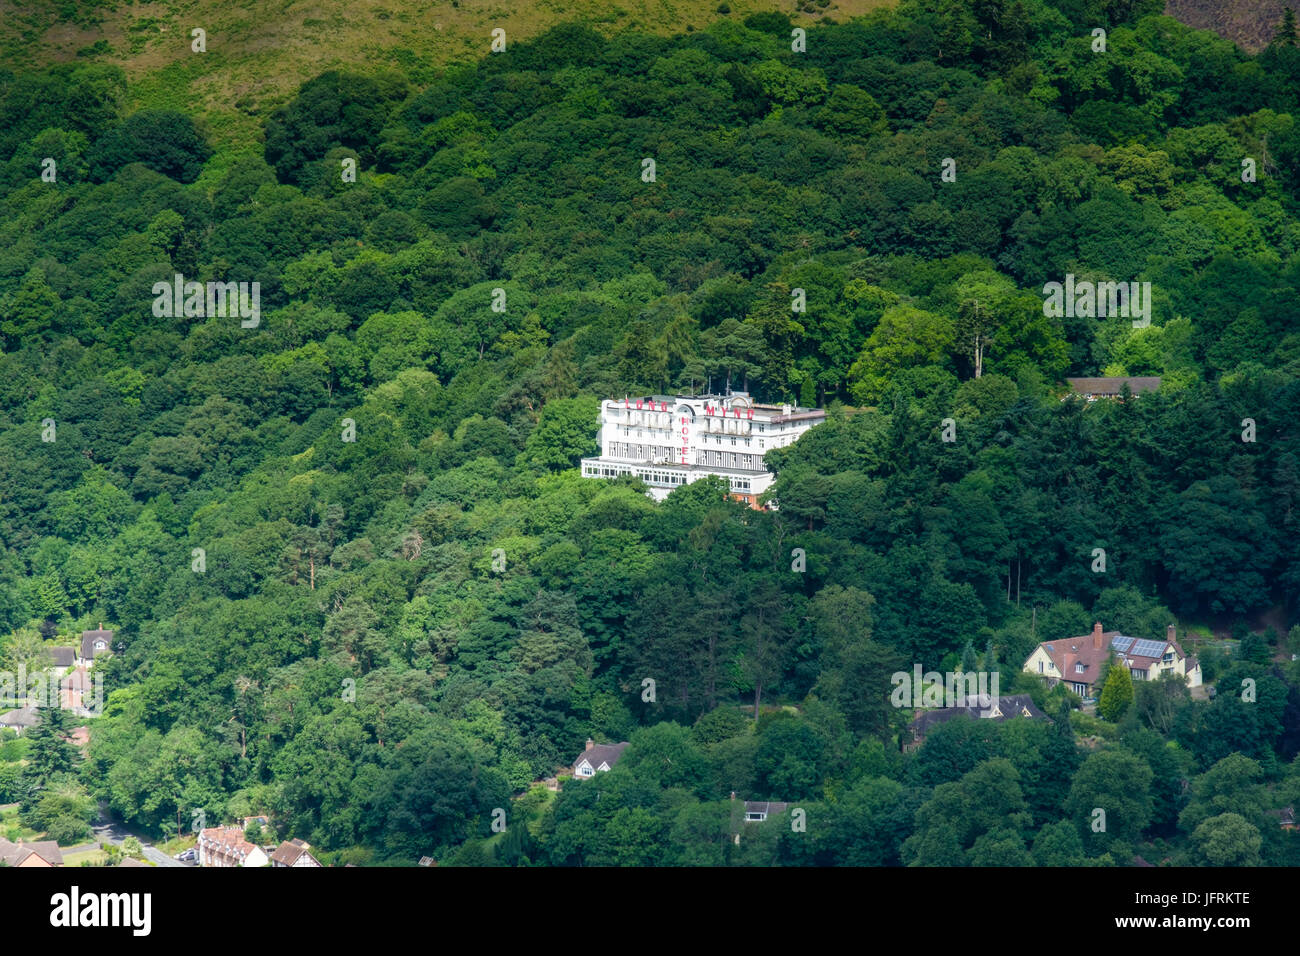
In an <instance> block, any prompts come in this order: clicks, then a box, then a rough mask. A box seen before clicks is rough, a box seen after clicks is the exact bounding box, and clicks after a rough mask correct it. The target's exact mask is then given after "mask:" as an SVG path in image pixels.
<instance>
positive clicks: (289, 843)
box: [271, 839, 315, 866]
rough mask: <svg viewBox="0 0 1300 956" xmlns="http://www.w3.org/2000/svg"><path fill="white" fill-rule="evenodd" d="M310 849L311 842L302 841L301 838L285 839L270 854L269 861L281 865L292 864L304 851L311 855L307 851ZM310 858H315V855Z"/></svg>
mask: <svg viewBox="0 0 1300 956" xmlns="http://www.w3.org/2000/svg"><path fill="white" fill-rule="evenodd" d="M310 849H311V844H310V843H304V842H303V841H302V840H296V839H295V840H285V841H284V842H283V843H281V844H280V845H279V846H278V847H276V848H275V852H274V853H272V854H271V862H272V863H279V864H280V865H281V866H293V865H294V864H295V863H297V862H298V859H299V858H300V857H301V856H302V855H303V854H304V853H306V854H307V856H309V857H311V854H310V853H308V852H307V851H308V850H310ZM312 859H315V857H312Z"/></svg>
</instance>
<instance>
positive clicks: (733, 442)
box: [731, 438, 736, 448]
mask: <svg viewBox="0 0 1300 956" xmlns="http://www.w3.org/2000/svg"><path fill="white" fill-rule="evenodd" d="M731 447H732V448H735V447H736V439H734V438H733V439H731Z"/></svg>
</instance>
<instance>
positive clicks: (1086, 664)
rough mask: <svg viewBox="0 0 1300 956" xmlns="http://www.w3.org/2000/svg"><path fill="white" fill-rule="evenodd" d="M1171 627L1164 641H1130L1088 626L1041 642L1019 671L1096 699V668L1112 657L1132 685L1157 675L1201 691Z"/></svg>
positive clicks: (1196, 669)
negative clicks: (1062, 683)
mask: <svg viewBox="0 0 1300 956" xmlns="http://www.w3.org/2000/svg"><path fill="white" fill-rule="evenodd" d="M1174 635H1175V628H1174V625H1172V624H1170V625H1169V628H1168V630H1167V631H1166V632H1165V639H1164V640H1163V641H1153V640H1147V639H1145V638H1138V637H1129V636H1128V635H1126V634H1121V633H1120V632H1119V631H1104V630H1102V626H1101V623H1100V622H1098V623H1097V624H1095V625H1093V629H1092V633H1091V634H1084V635H1082V636H1081V637H1067V638H1065V639H1064V640H1059V641H1044V642H1043V643H1042V644H1039V645H1038V647H1036V648H1035V649H1034V652H1033V653H1032V654H1030V655H1029V659H1028V660H1026V661H1025V666H1024V667H1023V668H1022V669H1023V670H1024V671H1025V672H1026V673H1029V674H1037V675H1038V676H1040V677H1043V678H1045V679H1046V680H1047V682H1048V684H1049V685H1051V686H1055V685H1056V684H1057V683H1058V682H1060V681H1065V683H1066V685H1067V686H1068V687H1069V688H1070V690H1072V691H1074V692H1075V693H1076V694H1078V695H1079V696H1080V697H1098V696H1100V695H1101V686H1100V685H1099V684H1098V676H1099V674H1100V672H1101V665H1102V662H1104V661H1105V660H1106V659H1107V658H1108V657H1109V656H1110V655H1111V654H1112V653H1114V655H1115V660H1116V662H1117V663H1118V664H1120V665H1122V666H1124V667H1127V668H1128V669H1129V673H1130V674H1131V675H1132V677H1133V679H1134V680H1135V681H1137V680H1156V679H1158V678H1159V677H1160V676H1161V675H1162V674H1177V675H1178V676H1179V677H1182V678H1183V679H1184V680H1186V681H1187V686H1188V687H1199V686H1200V685H1201V665H1200V662H1199V661H1197V660H1196V658H1194V657H1188V656H1187V655H1186V654H1185V653H1184V652H1183V648H1182V645H1180V644H1179V643H1178V641H1177V640H1176V638H1175V636H1174Z"/></svg>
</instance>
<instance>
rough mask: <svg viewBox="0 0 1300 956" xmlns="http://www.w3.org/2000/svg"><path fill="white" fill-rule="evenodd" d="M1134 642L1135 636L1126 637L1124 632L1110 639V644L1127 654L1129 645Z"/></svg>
mask: <svg viewBox="0 0 1300 956" xmlns="http://www.w3.org/2000/svg"><path fill="white" fill-rule="evenodd" d="M1132 643H1133V638H1131V637H1125V636H1124V635H1123V634H1117V635H1116V636H1114V637H1112V638H1111V639H1110V646H1111V647H1113V648H1115V650H1117V651H1119V652H1120V653H1121V654H1127V653H1128V649H1129V645H1130V644H1132Z"/></svg>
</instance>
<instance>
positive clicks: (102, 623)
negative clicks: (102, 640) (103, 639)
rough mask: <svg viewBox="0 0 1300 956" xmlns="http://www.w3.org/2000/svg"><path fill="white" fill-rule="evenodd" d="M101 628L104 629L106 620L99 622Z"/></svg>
mask: <svg viewBox="0 0 1300 956" xmlns="http://www.w3.org/2000/svg"><path fill="white" fill-rule="evenodd" d="M99 629H100V630H101V631H102V630H103V629H104V622H103V621H100V622H99Z"/></svg>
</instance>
